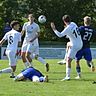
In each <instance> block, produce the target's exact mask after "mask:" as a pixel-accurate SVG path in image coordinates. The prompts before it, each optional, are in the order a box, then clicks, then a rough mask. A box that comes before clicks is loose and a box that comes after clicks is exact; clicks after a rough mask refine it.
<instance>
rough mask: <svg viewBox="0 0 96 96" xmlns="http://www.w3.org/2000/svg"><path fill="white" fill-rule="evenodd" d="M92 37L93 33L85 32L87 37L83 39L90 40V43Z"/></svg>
mask: <svg viewBox="0 0 96 96" xmlns="http://www.w3.org/2000/svg"><path fill="white" fill-rule="evenodd" d="M91 36H92V33H91V32H85V35H84V37H83V40H88V41H90V39H91Z"/></svg>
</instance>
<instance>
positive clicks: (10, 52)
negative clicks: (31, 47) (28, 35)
mask: <svg viewBox="0 0 96 96" xmlns="http://www.w3.org/2000/svg"><path fill="white" fill-rule="evenodd" d="M10 25H11V27H12V30H11V31H9V32H7V33H6V34H5V35H4V37H3V39H2V40H1V41H0V45H2V44H3V43H4V42H5V41H6V40H7V42H8V45H7V48H6V55H7V57H8V59H9V66H10V67H8V68H5V69H2V70H0V74H1V73H11V74H12V75H11V76H10V77H11V78H14V77H15V76H14V72H15V70H16V51H17V47H18V43H21V33H20V32H18V31H19V28H20V23H19V22H18V21H12V22H11V24H10Z"/></svg>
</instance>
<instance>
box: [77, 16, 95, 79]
mask: <svg viewBox="0 0 96 96" xmlns="http://www.w3.org/2000/svg"><path fill="white" fill-rule="evenodd" d="M90 25H91V17H89V16H85V17H84V26H80V27H79V30H80V34H81V37H82V40H83V47H82V49H81V50H80V51H78V52H77V54H76V70H77V77H76V79H80V77H81V68H80V64H79V62H80V60H81V59H82V57H84V59H85V60H86V62H87V65H88V66H89V67H90V68H91V70H92V71H94V70H95V67H94V64H93V62H92V55H91V50H90V41H91V39H92V38H93V36H96V32H94V29H93V28H92V27H91V26H90Z"/></svg>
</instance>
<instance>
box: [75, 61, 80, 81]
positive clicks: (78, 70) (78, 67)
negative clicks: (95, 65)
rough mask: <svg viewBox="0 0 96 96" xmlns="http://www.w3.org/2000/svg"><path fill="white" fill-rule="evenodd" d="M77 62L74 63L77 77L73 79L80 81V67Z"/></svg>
mask: <svg viewBox="0 0 96 96" xmlns="http://www.w3.org/2000/svg"><path fill="white" fill-rule="evenodd" d="M79 62H80V61H79V60H77V61H76V71H77V77H75V79H80V78H81V67H80V64H79Z"/></svg>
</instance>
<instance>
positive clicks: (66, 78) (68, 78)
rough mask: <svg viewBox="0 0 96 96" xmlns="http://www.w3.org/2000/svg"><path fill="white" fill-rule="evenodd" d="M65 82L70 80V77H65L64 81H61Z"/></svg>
mask: <svg viewBox="0 0 96 96" xmlns="http://www.w3.org/2000/svg"><path fill="white" fill-rule="evenodd" d="M65 80H70V77H67V76H66V77H65V78H64V79H62V80H61V81H65Z"/></svg>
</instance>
